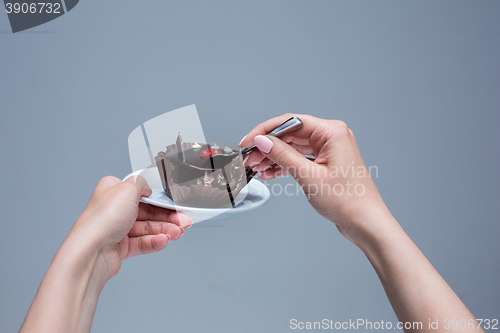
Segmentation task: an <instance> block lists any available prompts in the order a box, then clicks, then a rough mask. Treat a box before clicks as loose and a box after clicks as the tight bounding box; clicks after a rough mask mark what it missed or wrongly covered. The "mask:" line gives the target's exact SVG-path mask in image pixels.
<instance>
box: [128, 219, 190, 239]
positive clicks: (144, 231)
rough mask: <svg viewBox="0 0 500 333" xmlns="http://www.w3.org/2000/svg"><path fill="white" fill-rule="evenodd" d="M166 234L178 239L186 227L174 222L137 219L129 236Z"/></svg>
mask: <svg viewBox="0 0 500 333" xmlns="http://www.w3.org/2000/svg"><path fill="white" fill-rule="evenodd" d="M159 234H166V235H169V236H170V239H172V240H177V239H179V237H181V236H182V235H183V234H184V228H183V227H179V226H177V225H175V224H173V223H168V222H157V221H137V222H135V223H134V225H133V226H132V229H130V231H129V232H128V236H129V237H140V236H147V235H159Z"/></svg>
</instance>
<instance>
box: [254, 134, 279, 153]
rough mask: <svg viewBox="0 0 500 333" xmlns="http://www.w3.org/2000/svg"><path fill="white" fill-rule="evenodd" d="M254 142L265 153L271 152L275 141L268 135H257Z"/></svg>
mask: <svg viewBox="0 0 500 333" xmlns="http://www.w3.org/2000/svg"><path fill="white" fill-rule="evenodd" d="M253 144H254V145H255V146H257V148H259V150H260V151H261V152H263V153H265V154H267V153H269V152H270V151H271V149H273V146H274V143H273V142H272V141H271V139H269V138H268V137H267V136H264V135H257V136H256V137H255V138H254V139H253Z"/></svg>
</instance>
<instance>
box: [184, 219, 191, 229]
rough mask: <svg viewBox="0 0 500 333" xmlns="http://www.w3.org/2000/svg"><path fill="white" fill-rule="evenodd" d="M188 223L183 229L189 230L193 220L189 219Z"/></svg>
mask: <svg viewBox="0 0 500 333" xmlns="http://www.w3.org/2000/svg"><path fill="white" fill-rule="evenodd" d="M188 217H189V216H188ZM189 221H191V222H190V223H189V224H188V225H185V226H184V227H183V228H184V229H189V228H191V227H192V226H193V219H192V218H189Z"/></svg>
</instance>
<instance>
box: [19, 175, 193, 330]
mask: <svg viewBox="0 0 500 333" xmlns="http://www.w3.org/2000/svg"><path fill="white" fill-rule="evenodd" d="M149 195H151V189H150V188H149V187H148V186H147V184H146V183H145V181H144V180H143V179H141V178H136V179H134V178H129V179H128V180H127V181H125V182H122V181H121V180H120V179H118V178H115V177H105V178H103V179H101V180H100V181H99V183H98V184H97V186H96V188H95V190H94V192H93V193H92V196H91V198H90V200H89V202H88V204H87V206H86V207H85V209H84V211H83V212H82V214H81V215H80V217H79V218H78V220H77V221H76V222H75V224H74V226H73V228H72V229H71V231H70V232H69V234H68V236H67V238H66V239H65V241H64V242H63V244H62V245H61V247H60V249H59V250H58V251H57V253H56V255H55V257H54V259H53V261H52V263H51V265H50V267H49V269H48V270H47V273H46V274H45V276H44V278H43V280H42V283H41V284H40V288H39V289H38V292H37V294H36V296H35V299H34V300H33V303H32V304H31V307H30V309H29V311H28V314H27V315H26V318H25V320H24V323H23V325H22V327H21V330H20V332H23V333H24V332H52V333H57V332H90V329H91V326H92V320H93V317H94V313H95V309H96V306H97V300H98V298H99V295H100V293H101V291H102V289H103V288H104V285H105V284H106V282H107V281H109V279H111V278H112V277H113V276H114V275H116V274H117V273H118V271H119V270H120V267H121V263H122V261H123V260H124V259H126V258H130V257H133V256H136V255H140V254H146V253H152V252H157V251H160V250H162V249H164V248H165V247H166V246H167V244H168V242H169V241H170V240H176V239H178V238H179V237H180V236H181V235H182V234H183V233H184V228H187V227H190V226H191V225H192V221H191V220H190V219H189V217H187V215H185V214H182V213H177V212H175V211H171V210H167V209H161V208H157V207H153V206H149V205H145V204H143V203H139V200H140V198H141V197H143V196H146V197H147V196H149Z"/></svg>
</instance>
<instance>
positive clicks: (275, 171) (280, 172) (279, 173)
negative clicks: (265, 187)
mask: <svg viewBox="0 0 500 333" xmlns="http://www.w3.org/2000/svg"><path fill="white" fill-rule="evenodd" d="M283 176H288V172H287V171H286V170H285V169H283V168H282V167H280V166H279V165H277V164H274V165H273V166H272V167H270V168H269V169H267V170H266V171H263V172H259V178H260V179H262V180H271V179H275V178H279V177H283Z"/></svg>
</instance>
